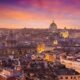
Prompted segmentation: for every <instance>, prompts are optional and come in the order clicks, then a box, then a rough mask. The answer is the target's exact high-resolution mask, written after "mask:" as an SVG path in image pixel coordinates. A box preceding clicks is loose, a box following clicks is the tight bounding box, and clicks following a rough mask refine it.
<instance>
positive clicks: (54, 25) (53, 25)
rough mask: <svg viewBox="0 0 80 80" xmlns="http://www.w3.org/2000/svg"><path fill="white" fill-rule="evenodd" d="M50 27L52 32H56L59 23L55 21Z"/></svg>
mask: <svg viewBox="0 0 80 80" xmlns="http://www.w3.org/2000/svg"><path fill="white" fill-rule="evenodd" d="M49 29H50V31H51V32H56V31H57V25H56V23H55V22H54V21H53V22H52V23H51V24H50V27H49Z"/></svg>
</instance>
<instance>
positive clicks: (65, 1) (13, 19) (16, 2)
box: [0, 0, 80, 29]
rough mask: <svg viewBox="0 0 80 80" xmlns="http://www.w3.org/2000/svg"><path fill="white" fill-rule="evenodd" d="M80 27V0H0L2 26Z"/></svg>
mask: <svg viewBox="0 0 80 80" xmlns="http://www.w3.org/2000/svg"><path fill="white" fill-rule="evenodd" d="M53 20H54V21H55V23H56V24H57V26H58V28H64V27H65V26H66V27H67V28H79V29H80V0H0V28H24V27H26V28H48V27H49V25H50V23H51V22H52V21H53Z"/></svg>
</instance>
